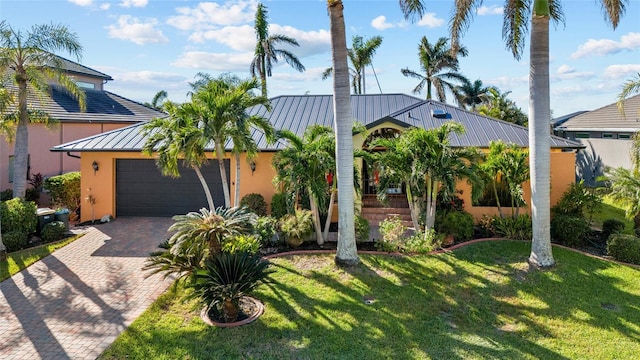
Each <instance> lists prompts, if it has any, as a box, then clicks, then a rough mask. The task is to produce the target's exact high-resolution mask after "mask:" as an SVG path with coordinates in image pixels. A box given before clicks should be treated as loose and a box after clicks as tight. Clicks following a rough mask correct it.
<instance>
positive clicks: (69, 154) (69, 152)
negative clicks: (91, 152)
mask: <svg viewBox="0 0 640 360" xmlns="http://www.w3.org/2000/svg"><path fill="white" fill-rule="evenodd" d="M67 156H69V157H72V158H76V159H80V156H78V155H73V154H72V153H71V151H67Z"/></svg>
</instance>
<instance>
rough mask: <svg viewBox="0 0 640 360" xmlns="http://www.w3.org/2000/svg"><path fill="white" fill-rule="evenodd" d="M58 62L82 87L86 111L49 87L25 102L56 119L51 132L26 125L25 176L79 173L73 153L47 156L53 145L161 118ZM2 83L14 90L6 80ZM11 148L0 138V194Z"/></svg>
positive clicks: (90, 72) (91, 74)
mask: <svg viewBox="0 0 640 360" xmlns="http://www.w3.org/2000/svg"><path fill="white" fill-rule="evenodd" d="M62 60H63V63H64V67H63V68H64V69H65V71H66V73H67V75H68V76H69V77H71V78H72V79H73V80H74V81H75V82H76V84H78V85H79V86H80V87H82V88H83V89H84V91H85V94H86V105H87V108H86V111H85V112H80V108H79V106H78V102H77V101H76V100H75V99H73V98H71V97H70V96H69V95H68V94H67V93H66V92H64V91H63V90H62V89H61V88H60V87H59V86H56V85H51V87H50V94H49V96H48V97H45V98H43V99H41V98H37V97H33V98H31V99H29V106H30V107H32V108H34V109H36V110H42V111H44V112H46V113H48V114H49V115H50V116H51V117H53V118H54V119H56V120H57V121H58V124H56V125H55V126H54V127H53V128H51V129H49V128H47V127H45V126H44V125H42V124H29V173H30V174H36V173H40V174H42V175H44V176H47V177H48V176H53V175H60V174H63V173H66V172H69V171H77V170H80V158H79V155H78V154H75V153H73V152H69V153H52V152H50V151H49V149H50V148H51V147H53V146H55V145H58V144H61V143H65V142H69V141H72V140H76V139H80V138H84V137H87V136H91V135H95V134H99V133H103V132H107V131H111V130H114V129H118V128H121V127H123V126H128V125H131V124H135V123H139V122H144V121H148V120H151V119H152V118H154V117H159V116H165V115H164V114H163V113H162V112H159V111H157V110H154V109H151V108H149V107H147V106H144V105H142V104H139V103H137V102H135V101H132V100H129V99H126V98H123V97H121V96H118V95H116V94H114V93H111V92H109V91H106V90H104V85H105V84H106V83H107V82H108V81H111V80H113V79H112V78H111V76H109V75H107V74H104V73H101V72H99V71H96V70H94V69H91V68H88V67H86V66H83V65H80V64H78V63H75V62H73V61H70V60H66V59H62ZM5 85H6V86H7V87H10V86H14V85H13V84H11V83H10V82H7V83H6V84H5ZM13 149H14V147H13V144H9V143H7V141H6V139H5V138H4V137H3V136H0V190H4V189H7V188H11V182H12V181H13V166H12V164H13Z"/></svg>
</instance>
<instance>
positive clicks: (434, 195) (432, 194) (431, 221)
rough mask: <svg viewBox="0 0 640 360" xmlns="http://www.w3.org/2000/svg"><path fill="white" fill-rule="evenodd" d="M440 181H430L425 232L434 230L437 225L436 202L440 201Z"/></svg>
mask: <svg viewBox="0 0 640 360" xmlns="http://www.w3.org/2000/svg"><path fill="white" fill-rule="evenodd" d="M438 186H439V183H438V181H434V180H431V179H429V183H428V185H427V216H426V218H425V224H424V229H425V231H427V230H430V229H433V226H434V225H435V223H436V201H437V199H438Z"/></svg>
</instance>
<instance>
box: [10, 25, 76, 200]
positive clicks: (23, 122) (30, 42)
mask: <svg viewBox="0 0 640 360" xmlns="http://www.w3.org/2000/svg"><path fill="white" fill-rule="evenodd" d="M0 48H1V49H2V51H0V76H2V77H4V75H5V74H7V72H9V71H10V72H11V73H12V74H11V77H12V79H13V82H14V83H15V85H16V86H17V88H18V90H17V96H16V98H17V100H18V121H17V127H16V132H15V147H14V155H15V157H14V165H13V166H14V172H13V195H14V196H15V197H20V198H24V196H25V192H26V189H27V175H28V174H27V172H28V159H29V130H28V127H27V125H28V124H29V120H30V119H29V112H28V110H27V99H28V94H29V93H32V94H34V95H36V96H47V95H48V91H49V83H51V82H55V83H57V84H59V85H60V86H62V88H64V89H65V91H66V92H67V93H69V94H71V96H73V97H74V98H75V99H76V100H77V101H78V103H79V105H80V110H81V111H84V110H85V95H84V92H83V91H82V89H81V88H80V87H79V86H78V85H77V84H76V83H75V82H74V81H73V80H72V79H71V78H70V77H68V76H66V74H65V70H64V69H63V65H64V63H63V59H61V58H60V57H58V56H56V55H54V54H53V52H54V51H59V50H62V51H66V52H68V53H69V54H71V55H73V56H75V57H76V58H78V60H79V58H80V54H81V52H82V46H81V45H80V43H79V42H78V36H77V35H76V34H75V33H72V32H70V31H69V30H68V29H67V28H66V27H65V26H62V25H34V26H33V27H32V28H31V30H30V31H27V32H22V31H20V30H14V29H13V28H12V27H11V26H10V25H9V24H8V23H7V22H6V21H4V20H3V21H2V22H0Z"/></svg>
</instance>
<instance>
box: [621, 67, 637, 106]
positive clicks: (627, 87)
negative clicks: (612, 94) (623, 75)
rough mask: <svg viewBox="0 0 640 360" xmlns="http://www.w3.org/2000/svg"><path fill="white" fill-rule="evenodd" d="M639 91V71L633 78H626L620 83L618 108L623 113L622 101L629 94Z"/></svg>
mask: <svg viewBox="0 0 640 360" xmlns="http://www.w3.org/2000/svg"><path fill="white" fill-rule="evenodd" d="M635 93H640V73H638V74H636V77H635V78H631V79H629V80H627V82H625V83H624V84H623V85H622V90H620V94H618V110H619V111H620V112H621V113H622V115H624V102H625V100H626V99H627V98H628V97H629V95H631V94H635Z"/></svg>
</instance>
